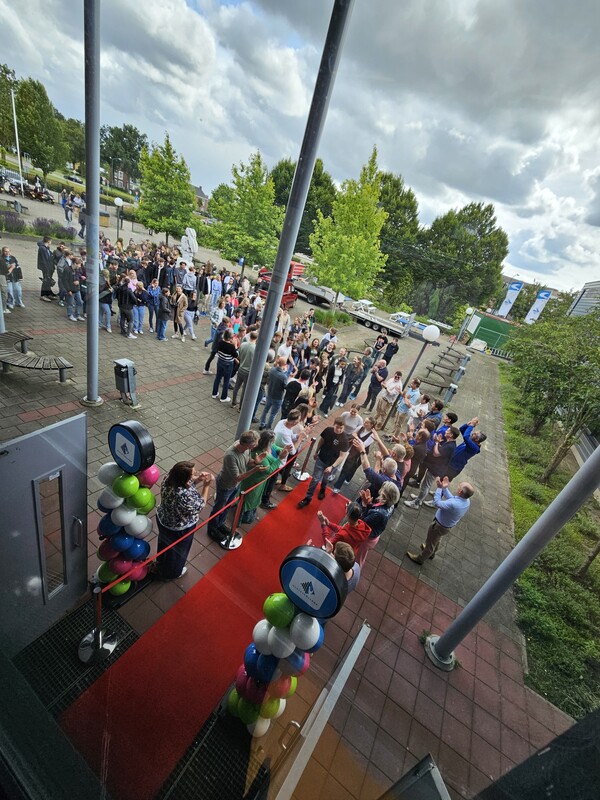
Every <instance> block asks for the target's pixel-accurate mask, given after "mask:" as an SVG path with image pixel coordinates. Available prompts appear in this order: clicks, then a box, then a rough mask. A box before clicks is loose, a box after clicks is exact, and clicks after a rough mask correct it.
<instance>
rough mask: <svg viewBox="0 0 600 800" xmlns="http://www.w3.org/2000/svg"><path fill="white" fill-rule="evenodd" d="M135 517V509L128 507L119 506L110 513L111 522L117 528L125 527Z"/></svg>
mask: <svg viewBox="0 0 600 800" xmlns="http://www.w3.org/2000/svg"><path fill="white" fill-rule="evenodd" d="M136 516H137V511H136V510H135V508H129V506H119V507H118V508H113V510H112V511H111V513H110V518H111V520H112V521H113V522H114V523H115V525H118V526H119V527H125V525H129V523H130V522H132V521H133V520H134V519H135V517H136Z"/></svg>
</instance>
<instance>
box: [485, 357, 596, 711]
mask: <svg viewBox="0 0 600 800" xmlns="http://www.w3.org/2000/svg"><path fill="white" fill-rule="evenodd" d="M501 385H502V401H503V406H504V420H505V428H506V446H507V452H508V463H509V475H510V483H511V490H512V507H513V516H514V524H515V538H516V540H517V541H519V540H520V539H521V538H522V537H523V536H524V534H526V533H527V531H528V530H529V528H530V527H531V525H532V524H533V523H534V522H535V520H536V519H537V518H538V517H539V516H540V514H541V513H542V512H543V511H544V510H545V508H547V506H548V505H549V504H550V502H551V501H552V500H553V499H554V498H555V497H556V495H557V494H558V493H559V492H560V490H561V489H562V488H563V486H564V485H565V484H566V483H567V482H568V480H569V479H570V478H571V476H572V475H573V473H574V471H575V470H576V469H577V465H576V462H575V460H574V459H573V458H572V457H571V456H569V457H568V458H567V459H565V460H564V461H563V463H562V464H561V466H560V467H559V469H558V470H557V472H556V473H555V474H554V475H553V476H552V477H551V479H550V483H549V485H547V486H546V485H544V484H542V483H541V481H540V476H541V474H542V472H543V470H544V467H545V466H546V464H547V463H548V462H549V461H550V458H551V456H552V454H553V452H554V450H555V448H556V446H557V444H558V440H559V432H558V431H556V430H554V429H553V428H552V426H551V424H550V423H547V424H546V425H545V426H544V428H543V429H542V431H541V432H540V434H538V435H537V436H535V437H532V436H529V435H528V434H527V429H528V426H529V425H530V424H531V420H530V419H529V417H528V416H527V414H525V413H524V412H523V409H522V406H521V405H520V403H519V392H518V391H517V389H516V388H515V387H514V386H513V385H512V384H511V381H510V366H508V365H505V366H502V368H501ZM599 538H600V509H599V508H598V504H597V503H596V502H595V501H594V500H593V499H591V500H589V501H588V502H587V503H586V504H585V506H584V507H583V508H582V509H581V510H580V511H579V512H578V513H577V514H576V515H575V516H574V517H573V518H572V519H571V520H570V521H569V522H568V523H567V525H565V527H564V528H563V530H562V531H561V532H560V533H559V534H558V536H557V537H556V538H555V539H554V540H553V541H552V542H551V543H550V544H549V545H548V547H546V549H545V550H544V552H543V553H542V554H541V555H540V556H539V557H538V558H537V559H536V561H534V563H533V564H532V565H531V566H530V567H529V568H528V569H527V570H526V571H525V572H524V573H523V575H522V576H521V577H520V579H519V581H518V582H517V584H516V592H515V594H516V600H517V609H518V622H519V625H520V627H521V630H522V631H523V633H524V635H525V637H526V639H527V657H528V661H529V676H528V677H527V683H528V684H529V685H530V686H531V687H532V688H533V689H535V691H537V692H539V693H540V694H541V695H542V696H544V697H546V698H547V699H548V700H550V701H551V702H552V703H554V704H555V705H557V706H558V707H559V708H561V709H562V710H563V711H566V712H567V713H568V714H571V715H572V716H573V717H575V718H581V717H583V716H585V715H586V714H589V713H590V711H592V710H593V709H595V708H598V707H599V706H600V641H599V630H600V558H598V559H597V560H596V561H594V562H593V563H592V565H591V567H590V569H589V571H588V572H587V574H586V575H585V576H584V577H582V578H581V579H576V578H575V577H574V572H575V571H576V569H577V568H578V567H579V566H580V565H581V563H582V562H583V561H584V559H585V557H586V555H587V554H588V553H589V551H590V550H591V549H592V548H593V546H594V545H595V543H596V542H597V541H598V539H599Z"/></svg>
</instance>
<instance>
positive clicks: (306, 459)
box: [300, 436, 317, 475]
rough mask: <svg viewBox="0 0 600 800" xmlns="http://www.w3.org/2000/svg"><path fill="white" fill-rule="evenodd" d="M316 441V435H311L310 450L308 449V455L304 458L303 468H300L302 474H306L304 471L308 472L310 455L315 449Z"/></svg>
mask: <svg viewBox="0 0 600 800" xmlns="http://www.w3.org/2000/svg"><path fill="white" fill-rule="evenodd" d="M316 441H317V440H316V439H315V437H314V436H313V437H311V440H310V447H309V448H308V450H307V451H306V457H305V458H304V461H303V462H302V468H301V469H300V475H304V473H305V472H306V467H307V466H308V459H309V458H310V455H311V453H312V451H313V448H314V446H315V442H316Z"/></svg>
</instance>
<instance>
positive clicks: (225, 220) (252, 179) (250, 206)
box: [202, 152, 284, 266]
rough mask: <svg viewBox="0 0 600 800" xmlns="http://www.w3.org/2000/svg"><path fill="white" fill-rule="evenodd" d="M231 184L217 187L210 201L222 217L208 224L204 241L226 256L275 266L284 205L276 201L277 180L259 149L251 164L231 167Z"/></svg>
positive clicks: (214, 213) (212, 209) (211, 209)
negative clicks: (281, 205) (269, 170)
mask: <svg viewBox="0 0 600 800" xmlns="http://www.w3.org/2000/svg"><path fill="white" fill-rule="evenodd" d="M231 175H232V180H231V184H221V185H220V186H218V187H217V189H215V191H214V192H213V195H212V197H211V199H210V201H209V204H208V210H209V213H210V214H211V216H213V217H215V218H216V219H217V220H219V221H218V223H216V224H215V225H211V226H210V227H209V226H207V227H206V230H205V231H204V233H203V235H202V241H203V242H204V243H205V244H207V245H208V246H210V247H215V248H217V249H219V250H220V251H221V252H222V254H223V256H224V257H225V258H228V259H230V260H231V261H237V260H238V259H239V258H241V257H243V258H244V259H245V260H246V262H248V263H250V264H261V265H265V266H272V265H273V263H274V261H275V256H276V254H277V246H278V243H279V234H280V233H281V228H282V225H283V214H284V212H283V209H282V208H280V207H279V206H276V205H275V184H274V182H273V179H272V178H271V177H269V174H268V171H267V167H266V165H265V163H264V161H263V159H262V156H261V154H260V153H259V152H256V153H253V154H252V155H251V156H250V159H249V161H248V163H247V164H244V163H243V162H241V163H240V164H234V165H233V166H232V168H231Z"/></svg>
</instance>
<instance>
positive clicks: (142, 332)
mask: <svg viewBox="0 0 600 800" xmlns="http://www.w3.org/2000/svg"><path fill="white" fill-rule="evenodd" d="M137 334H138V336H143V335H144V331H138V332H137ZM181 574H182V575H183V572H182V573H181Z"/></svg>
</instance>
